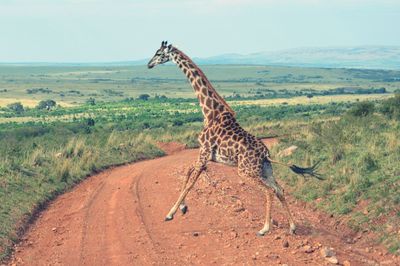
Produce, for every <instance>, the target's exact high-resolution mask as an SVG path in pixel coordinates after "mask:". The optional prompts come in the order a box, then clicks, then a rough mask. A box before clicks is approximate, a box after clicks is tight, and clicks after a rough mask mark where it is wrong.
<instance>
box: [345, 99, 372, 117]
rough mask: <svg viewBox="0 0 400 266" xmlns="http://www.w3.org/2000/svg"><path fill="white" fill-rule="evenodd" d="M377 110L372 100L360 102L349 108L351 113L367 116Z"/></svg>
mask: <svg viewBox="0 0 400 266" xmlns="http://www.w3.org/2000/svg"><path fill="white" fill-rule="evenodd" d="M374 111H375V104H374V103H372V102H359V103H357V104H355V105H354V107H353V108H351V109H350V110H349V114H350V115H353V116H367V115H370V114H373V113H374Z"/></svg>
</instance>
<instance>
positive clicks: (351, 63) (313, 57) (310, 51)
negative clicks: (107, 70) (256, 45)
mask: <svg viewBox="0 0 400 266" xmlns="http://www.w3.org/2000/svg"><path fill="white" fill-rule="evenodd" d="M148 60H149V59H141V60H135V61H120V62H96V63H46V62H43V63H29V62H27V63H0V65H2V64H3V65H4V64H6V65H10V64H11V65H36V66H37V65H40V66H45V65H59V66H60V65H62V66H105V65H109V66H130V65H131V66H137V65H145V64H147V62H148ZM194 61H195V62H196V63H198V64H201V65H227V64H229V65H231V64H240V65H269V66H296V67H323V68H367V69H395V70H400V46H358V47H326V48H294V49H288V50H281V51H274V52H260V53H253V54H247V55H242V54H223V55H217V56H212V57H207V58H194Z"/></svg>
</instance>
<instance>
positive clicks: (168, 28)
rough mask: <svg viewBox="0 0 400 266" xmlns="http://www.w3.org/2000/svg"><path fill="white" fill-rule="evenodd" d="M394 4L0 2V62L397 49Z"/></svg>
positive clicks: (349, 0) (313, 0)
mask: <svg viewBox="0 0 400 266" xmlns="http://www.w3.org/2000/svg"><path fill="white" fill-rule="evenodd" d="M399 25H400V0H147V1H146V0H144V1H139V0H0V62H110V61H130V60H138V59H145V58H149V57H151V56H152V55H153V54H154V52H155V50H156V49H157V48H158V47H159V46H160V43H161V41H162V40H168V41H169V42H171V43H173V44H174V45H176V46H177V47H179V48H180V49H181V50H183V51H184V52H185V53H187V54H188V55H190V56H192V57H208V56H214V55H220V54H226V53H239V54H249V53H255V52H262V51H275V50H284V49H290V48H298V47H336V46H341V47H343V46H364V45H390V46H398V45H400V34H399V33H400V32H399Z"/></svg>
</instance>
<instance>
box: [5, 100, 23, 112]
mask: <svg viewBox="0 0 400 266" xmlns="http://www.w3.org/2000/svg"><path fill="white" fill-rule="evenodd" d="M7 108H8V109H10V110H12V111H14V112H16V113H22V112H23V111H24V106H23V105H22V104H21V103H20V102H16V103H11V104H9V105H7Z"/></svg>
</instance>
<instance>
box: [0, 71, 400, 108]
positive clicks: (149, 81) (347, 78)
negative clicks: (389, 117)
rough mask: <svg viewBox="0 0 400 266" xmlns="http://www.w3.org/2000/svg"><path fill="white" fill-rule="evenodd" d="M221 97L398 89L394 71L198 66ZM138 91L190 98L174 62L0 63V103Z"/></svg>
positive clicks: (114, 96) (113, 96)
mask: <svg viewBox="0 0 400 266" xmlns="http://www.w3.org/2000/svg"><path fill="white" fill-rule="evenodd" d="M202 68H203V70H204V72H205V74H206V75H207V76H208V78H209V79H210V81H211V82H212V83H213V84H214V87H215V88H216V89H217V90H218V91H219V92H220V93H221V94H222V95H223V96H224V97H233V98H238V97H262V98H281V97H282V96H283V97H289V96H290V97H293V96H299V95H298V93H303V95H306V94H309V93H315V91H317V92H318V91H329V90H336V89H343V90H347V91H352V90H357V89H380V88H385V90H386V91H388V92H393V91H395V90H398V89H400V80H399V76H400V71H391V70H358V69H333V68H332V69H331V68H296V67H268V66H235V65H232V66H229V65H224V66H218V65H215V66H202ZM140 94H149V95H150V96H152V97H154V96H156V95H165V96H166V97H168V98H178V97H182V98H193V97H194V96H193V91H192V89H191V88H190V86H189V84H188V82H187V81H186V78H185V76H184V75H183V74H182V73H181V72H180V70H178V69H177V68H176V67H175V66H171V65H167V66H160V67H158V68H156V69H154V70H152V71H149V70H148V69H147V68H146V67H145V66H102V67H90V66H29V65H28V66H7V65H0V99H3V100H2V101H0V106H1V104H2V102H4V101H5V100H4V99H10V98H11V99H19V101H24V100H29V101H39V100H43V99H53V100H55V101H57V102H63V103H70V104H75V103H83V102H85V101H86V100H87V99H89V98H94V99H95V100H96V101H118V100H122V99H125V98H129V97H133V98H136V97H137V96H138V95H140Z"/></svg>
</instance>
